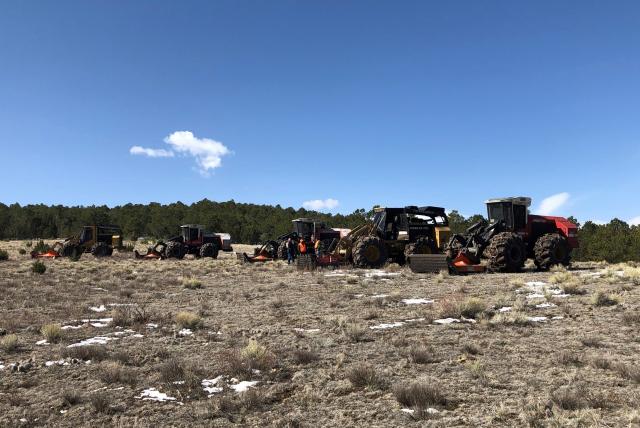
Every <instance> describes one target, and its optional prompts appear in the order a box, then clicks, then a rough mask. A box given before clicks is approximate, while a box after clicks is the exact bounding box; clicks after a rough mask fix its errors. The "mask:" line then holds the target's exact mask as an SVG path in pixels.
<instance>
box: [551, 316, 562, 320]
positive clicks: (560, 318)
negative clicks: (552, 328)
mask: <svg viewBox="0 0 640 428" xmlns="http://www.w3.org/2000/svg"><path fill="white" fill-rule="evenodd" d="M551 319H552V320H563V319H564V317H561V316H560V315H558V316H555V317H553V318H551Z"/></svg>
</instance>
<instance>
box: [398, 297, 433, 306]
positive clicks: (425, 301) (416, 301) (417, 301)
mask: <svg viewBox="0 0 640 428" xmlns="http://www.w3.org/2000/svg"><path fill="white" fill-rule="evenodd" d="M401 301H402V303H404V304H405V305H427V304H429V303H433V300H430V299H422V298H415V299H402V300H401Z"/></svg>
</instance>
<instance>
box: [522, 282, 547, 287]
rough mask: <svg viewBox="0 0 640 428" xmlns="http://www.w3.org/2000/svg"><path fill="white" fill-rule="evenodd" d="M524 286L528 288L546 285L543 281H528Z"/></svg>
mask: <svg viewBox="0 0 640 428" xmlns="http://www.w3.org/2000/svg"><path fill="white" fill-rule="evenodd" d="M524 284H525V285H526V286H528V287H544V286H545V285H548V284H547V283H546V282H543V281H529V282H525V283H524Z"/></svg>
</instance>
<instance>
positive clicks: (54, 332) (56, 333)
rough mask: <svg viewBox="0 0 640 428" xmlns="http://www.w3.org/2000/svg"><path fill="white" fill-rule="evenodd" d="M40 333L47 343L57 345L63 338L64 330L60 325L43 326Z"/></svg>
mask: <svg viewBox="0 0 640 428" xmlns="http://www.w3.org/2000/svg"><path fill="white" fill-rule="evenodd" d="M40 333H42V336H44V338H45V339H46V340H47V342H49V343H58V342H59V341H60V340H61V339H62V337H63V336H64V330H63V329H62V327H61V326H60V324H45V325H43V326H42V328H41V329H40Z"/></svg>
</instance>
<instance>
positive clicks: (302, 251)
mask: <svg viewBox="0 0 640 428" xmlns="http://www.w3.org/2000/svg"><path fill="white" fill-rule="evenodd" d="M298 251H300V254H307V244H306V242H304V238H300V242H298Z"/></svg>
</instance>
